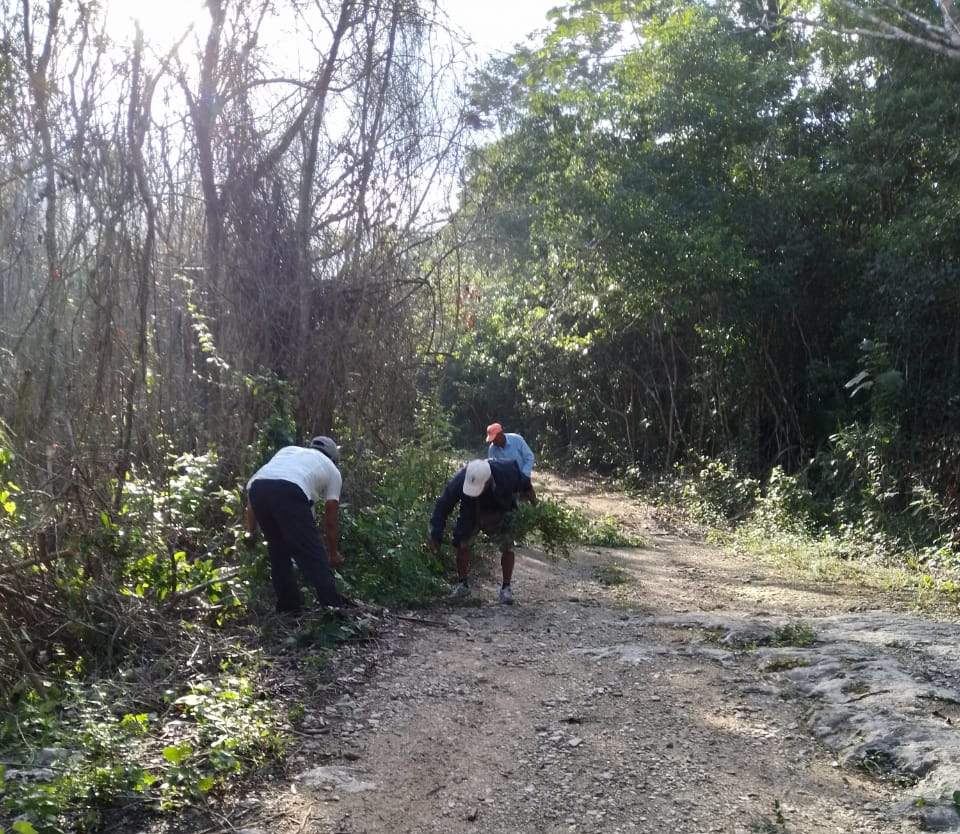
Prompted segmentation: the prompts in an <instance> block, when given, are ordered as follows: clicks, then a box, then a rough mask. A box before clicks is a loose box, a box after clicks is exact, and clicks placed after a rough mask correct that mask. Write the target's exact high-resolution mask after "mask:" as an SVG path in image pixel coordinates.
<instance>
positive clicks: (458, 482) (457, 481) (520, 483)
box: [430, 460, 533, 547]
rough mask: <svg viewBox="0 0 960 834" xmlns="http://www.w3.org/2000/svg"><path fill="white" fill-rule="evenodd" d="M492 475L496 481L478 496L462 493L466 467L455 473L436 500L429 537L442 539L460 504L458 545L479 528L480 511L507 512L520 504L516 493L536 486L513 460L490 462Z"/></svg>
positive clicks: (455, 537)
mask: <svg viewBox="0 0 960 834" xmlns="http://www.w3.org/2000/svg"><path fill="white" fill-rule="evenodd" d="M490 474H491V476H492V477H493V484H492V485H491V487H490V488H489V489H487V490H485V491H484V492H483V493H481V494H480V495H479V496H477V497H476V498H470V497H469V496H467V495H464V494H463V482H464V479H465V478H466V475H467V468H466V467H463V469H461V470H460V471H459V472H457V474H456V475H454V476H453V477H452V478H451V479H450V480H449V481H448V482H447V485H446V487H444V489H443V492H442V493H441V494H440V497H439V498H438V499H437V503H436V504H435V505H434V508H433V515H432V516H430V538H431V539H432V540H433V541H435V542H442V541H443V528H444V527H446V524H447V519H448V518H449V517H450V513H452V512H453V508H454V507H456V506H457V504H458V503H459V504H460V515H459V516H458V517H457V523H456V524H455V525H454V528H453V544H454V547H458V546H459V545H460V542H461V541H463V540H464V539H466V538H468V537H469V536H470V534H471V533H472V532H473V531H474V530H475V529H476V527H477V523H478V519H479V517H480V514H481V513H484V514H485V513H491V512H499V513H505V512H509V511H510V510H514V509H516V507H517V499H516V494H517V493H518V492H530V490H532V489H533V485H532V484H531V483H530V477H529V476H528V475H524V474H523V473H522V472H521V471H520V470H519V469H518V468H517V465H516V463H514V462H513V461H509V462H507V461H497V460H491V461H490Z"/></svg>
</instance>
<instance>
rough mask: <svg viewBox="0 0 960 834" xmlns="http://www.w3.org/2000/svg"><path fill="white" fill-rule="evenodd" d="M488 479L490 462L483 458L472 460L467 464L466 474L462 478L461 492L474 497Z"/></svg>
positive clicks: (485, 484) (481, 490)
mask: <svg viewBox="0 0 960 834" xmlns="http://www.w3.org/2000/svg"><path fill="white" fill-rule="evenodd" d="M489 480H490V464H489V463H488V462H487V461H485V460H472V461H470V463H468V464H467V475H466V477H465V478H464V479H463V494H464V495H466V496H467V497H469V498H476V497H477V496H478V495H479V494H480V493H481V492H483V490H484V488H485V487H486V486H487V481H489Z"/></svg>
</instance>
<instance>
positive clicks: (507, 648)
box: [209, 484, 960, 834]
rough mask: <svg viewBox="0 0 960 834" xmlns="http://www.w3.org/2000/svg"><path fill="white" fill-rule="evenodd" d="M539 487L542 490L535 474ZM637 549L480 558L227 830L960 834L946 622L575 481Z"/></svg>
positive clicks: (959, 675)
mask: <svg viewBox="0 0 960 834" xmlns="http://www.w3.org/2000/svg"><path fill="white" fill-rule="evenodd" d="M554 487H555V489H554V494H555V495H560V494H561V489H562V487H561V486H560V485H558V484H555V485H554ZM561 497H564V499H565V500H568V501H570V502H571V503H579V504H580V506H582V507H584V508H587V509H588V510H589V511H591V512H593V513H601V514H603V513H611V514H613V515H615V516H617V517H618V518H619V519H620V522H621V523H622V524H624V525H625V526H627V527H628V528H630V529H631V530H632V531H633V532H635V533H637V534H639V535H641V536H643V538H644V539H645V540H646V541H647V542H648V543H649V546H648V547H645V548H640V549H617V550H590V551H582V552H578V553H576V554H575V556H574V558H573V559H571V560H570V561H569V562H560V563H553V562H550V561H548V560H545V559H544V558H542V556H541V555H540V554H538V553H537V552H536V551H535V550H531V549H524V550H522V551H520V555H519V556H518V564H517V571H516V575H515V580H514V591H515V594H516V598H517V604H516V605H514V606H513V607H507V606H501V605H498V604H497V602H496V596H497V595H496V590H497V583H496V581H495V577H494V576H493V573H494V571H493V569H492V568H493V562H492V560H489V561H488V562H487V563H486V564H487V568H486V571H485V572H484V571H482V570H481V571H480V574H481V575H479V576H478V577H477V581H476V582H475V590H474V597H475V599H474V602H473V603H472V604H471V603H467V604H462V605H459V606H457V607H446V606H441V607H438V608H437V609H435V610H431V611H422V612H409V614H408V616H409V619H395V620H394V621H393V624H392V626H391V627H390V628H388V629H387V630H386V631H385V633H384V636H383V638H382V640H381V641H380V642H379V643H378V645H377V646H376V647H375V648H374V649H370V648H368V649H366V650H364V651H363V652H358V653H357V654H356V655H355V656H354V657H352V658H350V659H349V662H348V663H347V664H346V665H345V666H344V667H343V668H342V669H341V670H340V672H339V674H338V677H337V680H336V682H335V683H336V692H335V693H334V694H333V695H329V694H323V695H321V696H320V697H318V698H317V700H316V701H315V702H311V703H309V704H307V705H306V714H305V715H304V716H303V721H302V723H301V725H300V729H299V731H298V736H297V739H298V744H297V746H296V749H295V750H294V752H293V755H292V756H291V758H290V761H289V768H288V773H287V774H286V775H285V776H284V777H277V778H276V779H275V780H274V781H273V782H270V783H267V784H264V785H262V786H261V787H259V788H257V789H254V790H251V791H250V792H249V793H248V794H246V795H245V796H243V797H238V798H236V799H235V800H234V801H232V802H231V803H228V806H227V807H226V808H224V809H223V812H222V816H221V817H220V820H221V825H220V827H219V828H218V827H217V826H216V825H214V826H211V828H210V829H209V830H210V831H213V830H222V831H233V832H243V834H302V833H303V832H317V834H321V833H322V834H334V832H336V833H337V834H381V833H382V834H401V833H402V832H409V834H428V833H430V834H432V833H433V832H436V834H441V832H442V834H459V833H460V832H482V833H483V834H501V833H502V834H507V832H510V833H511V834H512V833H513V832H543V833H544V834H560V833H561V832H562V834H587V833H588V832H598V834H599V832H604V834H618V833H619V832H663V833H664V834H676V832H685V833H686V834H700V833H701V832H702V833H703V834H706V832H723V834H752V833H753V832H768V834H770V833H773V832H781V833H782V834H828V833H829V834H837V832H862V833H863V834H867V832H876V834H893V832H911V831H919V830H940V831H960V794H958V795H957V797H958V798H955V797H954V795H953V790H955V789H960V738H958V730H957V723H958V722H960V712H958V705H960V690H958V681H960V668H958V664H960V660H958V655H960V651H958V650H957V637H958V636H960V626H958V625H957V622H956V619H957V618H955V617H954V620H953V622H951V621H950V616H949V614H948V616H947V617H943V616H941V617H939V618H936V619H931V618H929V617H920V616H914V615H913V614H910V613H909V612H910V608H911V603H912V599H911V598H910V597H909V596H904V597H901V596H898V595H897V594H895V593H891V592H884V593H879V592H876V591H869V590H866V589H863V588H858V587H848V586H844V585H842V584H837V583H835V582H830V583H816V582H812V581H807V580H802V579H799V578H797V577H788V576H784V575H782V574H780V573H778V572H777V570H775V569H774V568H773V567H771V566H769V565H765V564H761V563H758V562H757V561H755V560H747V559H745V558H743V557H737V556H734V555H730V554H726V553H724V552H723V551H721V550H720V549H717V548H715V547H711V546H709V545H706V544H703V543H701V542H697V541H695V540H692V539H690V538H688V537H685V536H683V535H679V534H678V533H677V532H675V531H672V530H671V529H669V528H666V527H664V525H663V524H661V523H660V522H658V520H657V519H656V518H655V517H654V515H653V514H651V513H650V512H649V510H648V509H645V508H642V507H639V506H638V505H635V504H633V503H631V502H629V501H627V500H626V499H624V498H623V497H622V496H610V495H601V494H598V493H597V492H596V491H595V490H594V489H593V488H592V487H590V485H589V484H579V485H574V486H572V487H569V486H568V487H567V488H566V489H565V494H564V495H562V496H561Z"/></svg>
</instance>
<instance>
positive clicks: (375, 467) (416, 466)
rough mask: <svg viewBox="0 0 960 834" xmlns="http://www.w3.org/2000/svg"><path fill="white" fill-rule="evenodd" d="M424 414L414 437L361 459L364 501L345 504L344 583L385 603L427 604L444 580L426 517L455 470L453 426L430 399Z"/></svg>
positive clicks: (349, 589)
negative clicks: (449, 448) (450, 447)
mask: <svg viewBox="0 0 960 834" xmlns="http://www.w3.org/2000/svg"><path fill="white" fill-rule="evenodd" d="M418 421H419V422H418V436H417V437H416V438H414V439H412V440H410V441H409V442H408V443H406V444H404V445H403V446H400V447H398V448H396V449H394V450H393V451H392V452H391V453H390V454H388V455H387V456H385V457H383V458H378V459H373V458H368V459H366V460H363V461H358V463H359V464H360V466H361V467H362V472H361V474H360V476H359V477H360V478H361V479H362V482H363V489H364V491H365V495H364V496H363V497H364V505H363V506H359V507H358V506H353V505H349V504H344V505H341V516H340V531H341V549H342V551H343V553H344V558H345V561H346V563H345V564H344V565H343V567H342V568H340V569H339V574H340V576H341V578H342V580H343V586H344V590H345V591H346V593H347V594H349V595H352V596H356V597H359V598H361V599H364V600H367V601H369V602H375V603H379V604H381V605H386V606H414V605H422V604H423V603H425V602H427V601H428V600H431V599H434V598H435V597H436V596H437V595H438V594H439V593H441V592H442V591H443V589H445V587H446V582H445V580H444V576H443V565H442V564H441V562H439V561H438V559H437V558H436V556H434V554H433V553H432V552H431V551H430V550H429V548H428V547H427V521H428V519H429V518H430V514H431V512H432V511H433V502H434V501H435V500H436V496H437V495H439V494H440V491H441V490H442V489H443V486H444V484H445V483H446V480H447V478H448V477H449V475H450V472H449V470H450V463H449V459H448V456H447V452H446V451H445V450H444V449H443V444H444V443H445V441H446V438H447V436H448V433H449V427H448V425H447V423H446V421H445V418H444V417H443V416H442V415H440V414H439V413H437V412H435V411H434V410H433V409H432V408H430V407H424V408H423V410H422V411H421V413H420V415H419V417H418Z"/></svg>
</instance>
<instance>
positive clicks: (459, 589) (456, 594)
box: [447, 582, 470, 602]
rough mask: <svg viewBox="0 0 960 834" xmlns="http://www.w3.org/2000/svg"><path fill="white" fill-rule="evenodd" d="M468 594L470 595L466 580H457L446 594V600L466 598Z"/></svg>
mask: <svg viewBox="0 0 960 834" xmlns="http://www.w3.org/2000/svg"><path fill="white" fill-rule="evenodd" d="M468 596H470V586H469V585H467V583H466V582H458V583H457V584H456V585H454V586H453V587H452V588H451V589H450V593H449V594H447V601H448V602H456V601H457V600H458V599H466V598H467V597H468Z"/></svg>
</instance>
